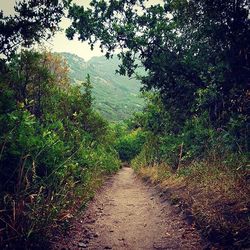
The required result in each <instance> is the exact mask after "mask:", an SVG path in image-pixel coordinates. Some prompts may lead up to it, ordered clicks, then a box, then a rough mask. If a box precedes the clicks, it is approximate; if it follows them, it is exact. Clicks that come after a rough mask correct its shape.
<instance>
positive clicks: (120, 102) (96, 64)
mask: <svg viewBox="0 0 250 250" xmlns="http://www.w3.org/2000/svg"><path fill="white" fill-rule="evenodd" d="M59 54H61V55H62V56H63V57H64V58H65V59H66V61H67V63H68V65H69V67H70V78H71V80H72V82H74V83H77V82H78V81H84V80H85V79H86V76H87V74H89V75H90V79H91V82H92V84H93V96H94V98H95V104H94V105H95V107H96V108H97V110H99V111H100V113H101V114H102V115H103V116H104V117H105V118H107V119H108V120H110V121H120V120H123V119H127V118H128V117H130V116H131V115H132V114H133V113H134V112H135V111H139V110H141V108H142V106H143V100H142V99H141V98H139V91H140V87H141V85H140V82H139V81H138V80H136V79H129V78H128V77H125V76H121V75H119V74H116V73H115V71H116V70H117V69H118V64H119V63H120V61H119V60H118V58H117V57H116V56H114V57H113V58H112V59H109V60H107V59H106V58H105V57H104V56H101V57H93V58H92V59H91V60H89V61H88V62H86V61H85V60H84V59H83V58H81V57H79V56H77V55H74V54H71V53H59Z"/></svg>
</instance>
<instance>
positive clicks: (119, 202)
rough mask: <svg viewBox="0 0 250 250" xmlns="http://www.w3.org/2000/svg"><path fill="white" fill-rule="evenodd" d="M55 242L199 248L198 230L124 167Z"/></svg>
mask: <svg viewBox="0 0 250 250" xmlns="http://www.w3.org/2000/svg"><path fill="white" fill-rule="evenodd" d="M59 242H60V243H57V244H56V245H55V249H58V248H59V249H62V248H67V249H68V248H70V249H78V248H86V249H124V250H125V249H127V250H132V249H134V250H137V249H203V247H202V240H201V239H200V237H199V234H198V232H197V231H196V230H195V229H194V228H193V227H192V226H191V225H188V224H187V223H186V222H185V221H184V220H183V219H182V218H181V216H179V215H177V214H176V213H175V212H174V211H173V209H172V207H171V206H170V205H169V204H166V203H165V202H164V203H162V202H161V201H160V199H159V196H158V195H156V194H155V190H154V189H152V188H151V187H148V186H146V185H145V184H144V183H143V182H142V181H141V180H140V179H139V178H138V177H137V176H136V175H135V173H134V172H133V170H132V169H131V168H127V167H125V168H123V169H121V170H120V171H119V172H118V174H116V175H115V176H113V177H112V178H111V179H110V180H109V181H108V182H107V183H106V185H105V186H104V189H103V190H102V191H100V192H99V193H98V194H97V195H96V197H95V199H94V200H93V201H92V202H91V204H90V206H89V207H88V209H87V211H86V213H85V214H84V215H83V218H77V219H76V221H75V222H74V223H73V225H72V229H71V231H70V232H69V234H68V235H67V236H66V237H64V238H63V239H60V240H59Z"/></svg>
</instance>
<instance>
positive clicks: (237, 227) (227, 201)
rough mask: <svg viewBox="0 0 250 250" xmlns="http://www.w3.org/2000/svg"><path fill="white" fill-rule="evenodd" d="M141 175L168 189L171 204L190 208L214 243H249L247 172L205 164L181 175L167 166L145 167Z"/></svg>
mask: <svg viewBox="0 0 250 250" xmlns="http://www.w3.org/2000/svg"><path fill="white" fill-rule="evenodd" d="M138 173H139V175H140V176H142V177H144V178H148V179H150V181H151V182H152V183H160V184H161V187H162V188H163V189H164V190H166V189H167V190H168V191H169V192H168V193H170V201H171V203H172V204H179V206H180V207H184V208H185V209H188V210H189V211H190V212H191V214H192V217H193V218H194V221H195V223H196V225H197V227H198V228H200V229H201V231H202V233H203V234H204V235H206V236H207V237H208V238H209V239H210V240H211V241H213V242H216V243H220V244H222V245H226V246H233V245H234V247H242V246H244V247H245V246H247V245H248V244H249V241H248V240H249V231H250V225H249V205H250V199H249V193H250V192H249V191H250V189H249V185H247V184H249V183H247V179H246V178H245V177H244V173H243V172H237V173H236V172H233V171H231V170H230V169H228V168H226V167H224V166H218V165H216V163H214V164H211V163H208V162H201V163H199V164H197V163H193V164H192V165H190V166H188V167H182V168H180V169H179V171H178V172H177V173H172V172H171V170H170V168H169V167H168V166H166V165H164V164H162V165H158V166H156V165H155V166H153V167H142V168H141V169H140V170H139V171H138Z"/></svg>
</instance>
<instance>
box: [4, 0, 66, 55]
mask: <svg viewBox="0 0 250 250" xmlns="http://www.w3.org/2000/svg"><path fill="white" fill-rule="evenodd" d="M68 2H69V1H67V0H40V1H37V0H24V1H19V2H17V3H16V5H15V12H16V13H15V14H14V15H13V16H5V15H4V13H3V11H0V53H3V54H4V55H5V56H7V57H10V56H11V55H12V54H13V53H14V52H15V51H16V49H17V48H18V47H19V46H21V45H22V46H30V45H32V44H33V43H35V42H40V41H41V40H47V39H49V38H50V37H51V36H52V35H53V34H54V33H55V32H56V31H57V30H58V24H59V22H60V21H61V18H62V17H63V15H64V9H65V8H66V7H67V6H68Z"/></svg>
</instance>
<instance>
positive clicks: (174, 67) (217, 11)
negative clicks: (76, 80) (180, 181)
mask: <svg viewBox="0 0 250 250" xmlns="http://www.w3.org/2000/svg"><path fill="white" fill-rule="evenodd" d="M90 6H91V7H90V8H84V7H80V6H77V5H75V4H74V5H71V6H70V8H69V17H70V18H71V19H72V24H71V26H70V27H69V28H68V29H67V36H68V38H69V39H73V37H74V36H75V35H77V36H78V39H79V40H82V41H88V42H89V44H90V46H91V47H93V46H94V45H95V44H96V42H97V41H99V40H100V47H101V49H102V50H103V51H105V53H106V56H107V58H109V57H110V56H112V54H113V52H114V51H115V49H120V50H121V52H120V54H119V57H120V59H121V60H122V64H121V65H120V68H119V72H120V73H121V74H126V73H127V74H128V75H130V76H131V75H132V74H133V73H134V71H135V68H136V67H137V66H138V63H137V61H136V58H139V59H140V61H141V63H142V65H143V66H144V67H145V69H146V70H147V72H148V75H147V76H144V77H142V82H143V84H144V89H145V90H149V89H157V90H158V91H159V92H160V95H161V97H162V99H163V101H164V104H165V108H166V109H167V110H168V111H169V113H170V115H171V117H172V119H174V120H175V121H174V122H175V124H176V125H177V127H176V132H178V131H180V129H181V127H182V126H183V125H184V124H185V120H186V119H187V118H189V117H191V116H193V115H199V114H200V113H202V112H203V111H204V110H209V116H210V120H211V122H212V123H213V124H214V126H217V127H218V126H224V125H225V124H226V123H227V122H228V121H229V120H230V117H231V113H232V112H233V113H236V114H238V115H246V114H247V110H246V101H247V84H248V83H249V80H250V70H249V57H248V54H249V44H250V36H249V19H248V12H249V11H248V7H247V1H246V0H239V1H232V0H229V1H223V0H219V1H215V0H206V1H203V0H191V1H187V0H181V1H180V0H170V1H165V2H164V4H162V5H160V4H158V5H152V6H149V7H148V6H146V1H143V0H134V1H130V0H125V1H110V2H107V1H103V0H102V1H96V0H93V1H91V3H90ZM207 99H209V100H210V101H209V102H204V100H207Z"/></svg>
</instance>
